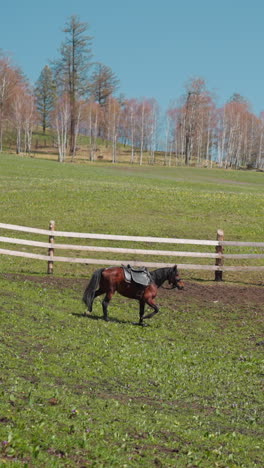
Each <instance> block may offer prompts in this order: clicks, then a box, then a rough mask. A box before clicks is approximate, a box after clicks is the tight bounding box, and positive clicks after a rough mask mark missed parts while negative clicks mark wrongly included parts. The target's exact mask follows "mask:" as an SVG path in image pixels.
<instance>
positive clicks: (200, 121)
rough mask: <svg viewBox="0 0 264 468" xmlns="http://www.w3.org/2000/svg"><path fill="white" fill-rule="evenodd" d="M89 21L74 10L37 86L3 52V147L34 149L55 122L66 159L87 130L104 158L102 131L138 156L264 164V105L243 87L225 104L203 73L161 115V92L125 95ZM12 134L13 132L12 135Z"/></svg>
mask: <svg viewBox="0 0 264 468" xmlns="http://www.w3.org/2000/svg"><path fill="white" fill-rule="evenodd" d="M88 29H89V27H88V25H87V23H83V22H81V21H80V19H79V18H78V17H77V16H75V15H73V16H71V17H70V18H69V19H68V21H67V22H66V24H65V27H64V29H63V32H64V35H65V36H64V37H65V39H64V41H63V42H62V44H61V47H60V50H59V57H58V58H57V59H55V60H53V61H50V63H49V64H48V65H46V66H45V67H44V68H43V70H42V71H41V73H40V76H39V78H38V80H37V82H36V83H35V86H34V87H32V86H30V84H29V82H28V80H27V78H26V77H25V76H24V74H23V73H22V71H21V70H20V69H18V68H17V67H16V66H14V65H13V64H12V63H11V61H10V60H9V58H8V57H6V56H5V55H4V54H3V53H2V54H1V56H0V151H1V152H2V151H3V142H4V141H5V142H6V143H7V145H8V144H9V145H11V144H12V143H14V138H15V146H16V151H17V153H18V154H19V153H21V152H29V153H30V152H31V146H32V133H33V131H34V129H36V128H37V126H40V125H41V127H42V131H43V134H45V133H46V130H47V128H51V129H52V130H53V132H54V135H55V140H56V141H55V144H56V147H57V148H58V160H59V161H60V162H63V161H64V160H65V157H66V155H67V154H70V155H71V156H72V158H74V157H75V154H76V150H77V139H78V136H79V135H80V134H85V135H87V136H88V137H89V159H90V160H91V161H92V160H94V159H95V158H96V150H97V142H98V138H101V139H104V140H106V141H107V142H109V143H110V144H111V148H112V161H113V162H116V161H117V158H118V143H123V144H126V145H128V146H129V148H130V161H131V163H135V162H138V163H139V164H143V155H144V153H145V152H147V154H148V162H149V163H151V164H155V160H156V154H157V151H158V150H160V149H162V150H163V155H164V164H166V165H171V164H185V165H191V164H192V165H193V164H196V165H209V166H210V165H213V164H215V163H217V164H218V165H219V166H220V167H225V168H227V167H233V168H239V167H253V168H257V169H261V170H262V169H264V113H263V114H261V115H260V116H256V115H254V113H252V111H251V109H250V104H249V103H248V102H247V100H246V99H245V98H244V97H242V96H241V95H239V94H237V93H235V94H234V95H233V96H232V97H231V98H230V100H229V101H228V102H227V103H226V104H225V105H224V106H223V107H222V108H218V107H217V105H216V99H215V97H214V95H213V94H212V93H211V92H210V91H209V90H208V89H207V87H206V83H205V81H204V80H203V79H201V78H193V79H191V80H190V81H189V82H188V83H187V84H186V86H185V92H184V94H183V95H182V96H181V97H180V98H179V99H178V101H177V104H173V105H171V106H170V107H169V109H167V111H166V113H165V116H162V115H161V111H160V106H159V104H158V102H157V101H156V99H154V98H152V99H142V98H141V99H139V98H133V99H128V98H126V97H124V96H121V95H119V96H117V92H118V87H119V80H118V77H117V76H116V74H115V73H114V72H113V71H112V69H111V68H110V67H109V66H107V65H104V64H102V63H99V62H96V61H93V57H92V38H91V36H89V35H88V33H87V32H88ZM6 135H9V139H7V138H5V136H6Z"/></svg>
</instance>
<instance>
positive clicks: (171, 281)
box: [162, 274, 182, 289]
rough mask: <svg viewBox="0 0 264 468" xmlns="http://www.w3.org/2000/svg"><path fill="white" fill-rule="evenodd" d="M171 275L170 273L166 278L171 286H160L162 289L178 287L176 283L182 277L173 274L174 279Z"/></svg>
mask: <svg viewBox="0 0 264 468" xmlns="http://www.w3.org/2000/svg"><path fill="white" fill-rule="evenodd" d="M171 276H172V275H171V274H170V276H169V278H168V283H169V284H171V285H172V286H171V287H170V288H166V287H165V286H162V289H176V288H177V287H178V283H180V282H181V281H182V279H181V278H178V277H176V275H175V277H174V279H173V280H171Z"/></svg>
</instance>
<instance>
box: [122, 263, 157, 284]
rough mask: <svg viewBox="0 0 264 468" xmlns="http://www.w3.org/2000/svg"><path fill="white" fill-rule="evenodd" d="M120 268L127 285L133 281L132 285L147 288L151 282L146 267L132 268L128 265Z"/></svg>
mask: <svg viewBox="0 0 264 468" xmlns="http://www.w3.org/2000/svg"><path fill="white" fill-rule="evenodd" d="M122 267H123V270H124V275H125V281H126V282H127V283H131V282H132V281H134V283H137V284H140V285H141V286H148V285H149V284H150V283H151V282H152V278H151V276H150V273H149V271H148V269H147V268H146V267H141V268H134V267H131V266H130V265H127V266H125V265H122Z"/></svg>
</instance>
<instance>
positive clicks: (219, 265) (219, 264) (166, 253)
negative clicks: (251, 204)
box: [0, 221, 264, 280]
mask: <svg viewBox="0 0 264 468" xmlns="http://www.w3.org/2000/svg"><path fill="white" fill-rule="evenodd" d="M0 229H4V230H12V231H19V232H25V233H29V234H30V233H32V234H41V235H47V236H48V237H49V242H39V241H33V240H27V239H17V238H13V237H5V236H1V237H0V242H4V243H6V244H16V245H22V246H29V247H39V248H45V249H48V254H47V255H42V254H38V253H31V252H24V251H17V250H10V249H0V255H10V256H16V257H24V258H32V259H37V260H44V261H47V262H48V273H53V265H54V262H67V263H68V262H69V263H80V264H95V265H120V264H121V263H128V260H114V259H113V260H108V259H101V258H74V257H63V256H57V255H54V251H55V249H56V250H78V251H82V252H101V253H103V252H105V253H107V254H109V253H111V254H124V255H126V254H129V255H133V256H140V255H149V256H152V257H153V256H162V257H169V258H170V260H171V261H172V259H173V261H174V259H175V258H176V257H178V258H179V257H193V258H208V259H215V265H198V264H190V263H186V264H179V263H178V262H176V263H177V264H178V267H179V268H180V269H186V270H187V269H188V270H211V271H215V279H218V280H221V279H222V272H223V271H263V272H264V266H256V265H255V266H254V265H243V266H225V265H224V260H225V259H247V260H249V259H264V254H263V253H259V254H256V253H254V254H248V253H242V254H224V250H223V248H224V247H225V246H236V247H253V248H260V249H264V242H240V241H239V242H237V241H224V240H223V237H224V233H223V232H222V231H220V230H219V231H217V240H199V239H176V238H161V237H139V236H121V235H112V234H94V233H76V232H65V231H56V230H55V223H54V222H53V221H51V222H50V228H49V229H38V228H31V227H26V226H17V225H14V224H4V223H0ZM57 237H64V238H65V237H66V238H75V239H95V240H111V241H126V242H127V241H129V242H141V243H155V244H171V245H175V244H182V245H198V246H210V247H215V252H208V253H207V252H190V251H185V252H183V251H176V250H153V249H133V248H121V247H101V246H92V245H72V244H61V243H57V242H55V239H56V238H57ZM174 263H175V262H174ZM174 263H169V262H145V261H144V265H145V266H146V267H157V268H159V267H165V266H172V265H174ZM129 264H130V265H132V266H138V265H141V264H142V262H140V260H129Z"/></svg>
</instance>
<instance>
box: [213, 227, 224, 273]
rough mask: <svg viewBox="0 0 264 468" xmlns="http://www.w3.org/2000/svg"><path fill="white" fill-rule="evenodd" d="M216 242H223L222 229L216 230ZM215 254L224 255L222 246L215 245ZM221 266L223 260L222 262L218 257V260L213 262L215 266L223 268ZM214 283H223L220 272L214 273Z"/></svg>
mask: <svg viewBox="0 0 264 468" xmlns="http://www.w3.org/2000/svg"><path fill="white" fill-rule="evenodd" d="M216 240H218V241H223V240H224V231H222V229H218V230H217V233H216ZM215 252H216V253H217V254H221V255H223V253H224V249H223V246H222V245H217V246H216V248H215ZM223 264H224V260H223V258H222V256H221V257H219V258H216V260H215V265H216V266H223ZM215 281H223V272H222V271H221V270H216V271H215Z"/></svg>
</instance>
